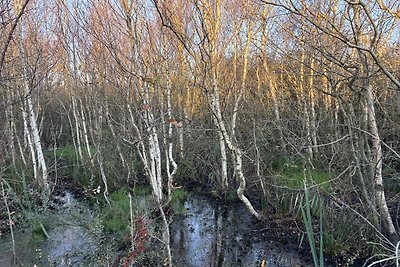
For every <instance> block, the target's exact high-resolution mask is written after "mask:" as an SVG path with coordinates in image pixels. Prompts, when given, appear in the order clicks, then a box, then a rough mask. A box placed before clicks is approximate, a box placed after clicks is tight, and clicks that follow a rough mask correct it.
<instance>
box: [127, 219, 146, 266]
mask: <svg viewBox="0 0 400 267" xmlns="http://www.w3.org/2000/svg"><path fill="white" fill-rule="evenodd" d="M134 223H135V228H136V231H135V236H134V237H133V242H134V248H133V250H132V251H131V252H130V253H129V254H128V255H127V256H126V257H123V258H122V266H123V267H128V266H129V265H130V264H131V263H132V262H133V261H134V259H135V258H136V257H137V256H138V255H140V254H141V253H143V252H144V251H145V245H146V243H147V241H148V232H147V227H146V224H145V222H144V219H143V218H142V217H136V219H135V221H134ZM130 238H132V237H130Z"/></svg>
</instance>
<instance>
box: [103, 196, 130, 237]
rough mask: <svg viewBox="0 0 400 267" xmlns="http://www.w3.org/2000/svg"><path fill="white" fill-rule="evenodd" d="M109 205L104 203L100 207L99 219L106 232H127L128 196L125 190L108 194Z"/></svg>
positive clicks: (128, 218)
mask: <svg viewBox="0 0 400 267" xmlns="http://www.w3.org/2000/svg"><path fill="white" fill-rule="evenodd" d="M110 202H111V204H110V206H108V205H106V204H105V205H104V206H103V207H102V208H101V212H100V213H101V214H100V217H101V221H102V224H103V227H104V231H105V232H106V233H119V234H121V235H123V234H125V233H127V232H128V226H129V222H130V213H129V212H130V207H129V197H128V193H127V192H126V190H124V189H121V190H118V191H115V192H113V193H112V194H111V195H110Z"/></svg>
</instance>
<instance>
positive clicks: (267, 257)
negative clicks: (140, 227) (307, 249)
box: [171, 196, 309, 267]
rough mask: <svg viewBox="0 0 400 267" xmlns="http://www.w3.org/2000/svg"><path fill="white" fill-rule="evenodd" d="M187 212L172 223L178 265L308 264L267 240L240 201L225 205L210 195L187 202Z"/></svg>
mask: <svg viewBox="0 0 400 267" xmlns="http://www.w3.org/2000/svg"><path fill="white" fill-rule="evenodd" d="M185 209H186V215H185V216H183V217H182V218H178V219H175V220H174V222H173V223H172V224H171V232H172V238H171V239H172V240H171V241H172V250H173V256H174V258H175V262H176V266H187V267H191V266H193V267H195V266H196V267H197V266H199V267H200V266H261V264H262V262H263V261H264V263H265V264H266V265H265V266H268V267H278V266H285V267H286V266H308V264H309V263H308V264H307V263H304V262H303V261H302V260H301V259H300V256H299V255H298V254H297V253H296V252H295V251H290V250H289V251H288V250H287V249H285V248H284V247H282V246H279V245H275V244H274V242H273V241H271V240H267V239H266V237H264V236H262V234H261V232H259V231H258V230H257V229H256V227H255V222H254V220H253V218H252V217H251V215H249V213H248V212H247V210H245V208H244V206H243V205H241V203H238V204H236V205H233V206H229V207H224V206H221V205H219V206H218V205H213V204H211V203H210V202H209V201H208V199H207V198H204V197H201V196H198V197H192V198H190V199H188V200H187V201H186V202H185Z"/></svg>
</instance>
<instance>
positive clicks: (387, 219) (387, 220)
mask: <svg viewBox="0 0 400 267" xmlns="http://www.w3.org/2000/svg"><path fill="white" fill-rule="evenodd" d="M365 90H366V94H367V105H368V121H369V126H370V131H371V134H372V136H373V137H372V159H371V160H372V162H371V164H372V166H374V173H373V175H374V183H375V196H376V201H377V204H378V208H379V211H380V214H381V218H382V221H383V226H384V229H385V230H386V231H387V233H388V234H389V235H390V237H395V236H396V235H397V233H396V229H395V228H394V225H393V220H392V217H391V216H390V213H389V208H388V206H387V203H386V198H385V191H384V188H383V177H382V159H383V155H382V145H381V139H380V136H379V131H378V125H377V123H376V116H375V107H374V95H373V92H372V86H371V85H370V84H368V85H367V86H366V88H365Z"/></svg>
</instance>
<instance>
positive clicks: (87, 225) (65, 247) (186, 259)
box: [0, 192, 311, 267]
mask: <svg viewBox="0 0 400 267" xmlns="http://www.w3.org/2000/svg"><path fill="white" fill-rule="evenodd" d="M62 203H63V204H62V205H63V208H61V209H57V210H55V211H54V212H53V214H51V215H49V216H52V218H54V227H52V228H51V229H48V231H47V236H48V237H47V238H45V239H43V240H42V241H40V242H37V241H32V237H31V235H30V234H27V233H26V232H24V230H23V229H22V230H18V231H16V232H15V233H14V234H15V242H16V244H15V249H16V254H17V256H18V262H17V264H15V263H14V261H13V251H12V242H11V238H10V235H5V236H3V237H1V238H0V266H1V267H8V266H10V267H11V266H37V267H39V266H57V267H58V266H107V264H106V262H112V259H102V260H99V258H101V257H102V256H103V255H99V251H101V250H99V246H101V244H102V242H101V239H102V235H103V234H102V233H101V232H100V231H97V230H95V229H96V227H93V224H96V221H95V220H94V215H93V212H92V211H91V210H90V209H89V208H88V207H87V206H85V205H82V203H79V201H77V200H76V199H74V198H73V195H72V194H71V193H70V192H66V193H65V194H64V195H63V199H62ZM99 229H100V228H99ZM170 229H171V248H172V255H173V259H174V265H175V266H178V267H181V266H183V267H197V266H198V267H203V266H268V267H286V266H311V262H305V261H304V260H303V259H302V258H301V256H300V255H299V254H298V253H297V251H296V250H294V249H293V246H291V247H290V248H287V247H285V246H284V245H282V244H280V243H279V242H276V241H274V240H270V239H269V238H268V236H267V235H264V232H263V231H262V230H260V229H259V227H258V226H256V221H255V220H254V219H253V218H252V217H251V216H250V215H249V213H248V212H247V211H246V210H245V208H244V207H243V206H242V205H241V203H236V204H233V205H223V204H216V203H214V202H213V201H211V200H210V199H209V198H207V197H204V196H199V195H194V196H191V197H189V198H188V199H187V200H186V201H185V203H184V212H183V215H180V216H175V217H174V218H173V221H172V223H171V225H170ZM293 242H298V241H297V240H293ZM104 257H107V255H106V254H104ZM100 262H101V263H100Z"/></svg>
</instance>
